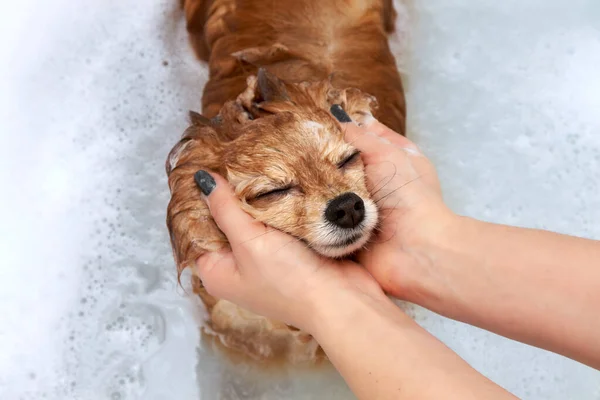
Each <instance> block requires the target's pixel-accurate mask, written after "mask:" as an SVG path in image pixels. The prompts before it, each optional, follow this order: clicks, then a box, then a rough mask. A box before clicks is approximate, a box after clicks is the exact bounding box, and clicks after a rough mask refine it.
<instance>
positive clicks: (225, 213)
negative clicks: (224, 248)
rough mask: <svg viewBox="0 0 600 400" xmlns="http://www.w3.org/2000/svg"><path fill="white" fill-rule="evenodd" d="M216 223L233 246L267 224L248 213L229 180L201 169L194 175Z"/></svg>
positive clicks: (254, 235) (256, 232) (260, 230)
mask: <svg viewBox="0 0 600 400" xmlns="http://www.w3.org/2000/svg"><path fill="white" fill-rule="evenodd" d="M194 179H195V180H196V183H197V184H198V186H199V187H200V190H201V191H202V193H203V194H204V196H206V197H205V198H206V203H207V204H208V208H209V210H210V213H211V215H212V217H213V219H214V220H215V223H216V224H217V226H218V227H219V229H221V231H222V232H223V233H224V234H225V236H227V239H228V240H229V243H230V244H231V246H232V248H234V247H236V246H237V245H239V244H240V243H242V242H244V241H245V240H247V239H250V238H253V237H256V236H258V235H260V234H262V233H264V231H265V226H264V225H263V224H262V223H260V222H258V221H256V220H255V219H254V218H252V217H251V216H250V215H248V214H246V212H244V210H242V209H241V207H240V201H239V200H238V198H237V197H236V196H235V194H234V193H233V190H232V189H231V186H230V185H229V182H227V181H226V180H225V179H224V178H223V177H221V176H219V175H218V174H212V175H211V174H209V173H208V172H207V171H204V170H200V171H198V172H196V174H195V175H194Z"/></svg>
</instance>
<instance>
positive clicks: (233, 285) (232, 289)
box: [196, 251, 242, 298]
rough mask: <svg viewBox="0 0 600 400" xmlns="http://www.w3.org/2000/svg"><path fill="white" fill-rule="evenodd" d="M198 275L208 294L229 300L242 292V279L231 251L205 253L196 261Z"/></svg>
mask: <svg viewBox="0 0 600 400" xmlns="http://www.w3.org/2000/svg"><path fill="white" fill-rule="evenodd" d="M196 273H197V275H198V277H199V278H200V280H201V281H202V284H203V286H204V287H205V288H206V290H207V291H208V293H210V294H211V295H213V296H215V297H223V298H229V297H231V294H235V293H238V292H239V290H241V288H242V285H241V277H240V273H239V270H238V269H237V266H236V263H235V258H234V257H233V253H231V251H225V252H211V253H205V254H203V255H202V256H200V258H198V260H196Z"/></svg>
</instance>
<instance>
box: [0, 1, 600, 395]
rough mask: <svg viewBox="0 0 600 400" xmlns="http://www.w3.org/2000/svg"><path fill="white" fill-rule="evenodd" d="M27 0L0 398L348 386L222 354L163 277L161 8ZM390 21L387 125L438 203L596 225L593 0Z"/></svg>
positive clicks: (169, 34)
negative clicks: (407, 137) (405, 119)
mask: <svg viewBox="0 0 600 400" xmlns="http://www.w3.org/2000/svg"><path fill="white" fill-rule="evenodd" d="M36 3H37V2H34V1H33V0H27V1H21V2H18V3H17V2H10V3H8V2H7V3H6V4H5V3H3V4H1V5H0V38H1V39H0V52H1V53H0V60H1V62H0V101H1V103H0V140H1V142H0V160H1V161H0V163H1V168H0V183H1V184H2V185H1V187H2V190H1V192H0V193H1V194H0V205H1V207H0V217H1V221H2V225H0V237H1V238H2V241H1V242H0V315H1V317H0V398H2V399H15V400H16V399H36V400H37V399H82V400H96V399H111V400H112V399H136V398H140V399H150V400H154V399H157V400H158V399H171V398H178V399H199V398H202V399H215V398H219V399H280V398H289V399H311V398H315V397H318V398H327V399H336V398H339V399H348V398H352V397H351V395H350V392H349V391H348V389H347V388H346V387H345V385H344V384H343V382H342V381H341V379H340V378H339V377H338V376H337V374H336V373H335V372H334V371H332V370H331V369H328V368H320V369H317V370H315V371H302V372H297V371H289V370H283V371H277V372H276V371H273V370H268V371H262V372H260V371H258V372H257V371H251V370H250V367H249V366H248V365H245V364H243V363H242V364H240V363H238V362H236V361H235V360H233V361H232V360H230V359H228V358H224V357H223V354H222V352H220V351H218V350H215V349H214V346H213V344H212V343H211V342H210V341H203V340H201V338H200V335H199V334H198V329H197V324H198V321H200V320H201V318H202V311H201V309H199V308H198V305H197V304H196V303H194V301H193V299H191V298H189V297H187V296H186V294H185V293H184V292H183V291H182V290H181V289H179V288H178V287H177V285H176V279H175V269H174V266H173V261H172V258H171V254H170V248H169V245H168V238H167V234H166V229H165V227H164V213H165V209H166V203H167V201H168V192H167V185H166V180H165V174H164V167H163V165H164V160H165V157H166V155H167V152H168V151H169V149H170V148H171V146H172V145H173V143H174V142H175V141H176V139H177V137H178V136H179V135H180V133H181V132H182V131H183V129H184V128H185V126H186V120H185V115H186V112H187V110H188V109H198V108H199V104H200V95H201V87H202V85H203V83H204V82H205V80H206V76H207V71H206V68H205V66H203V65H202V64H200V63H198V62H197V61H196V60H195V59H194V57H193V55H192V53H191V50H190V49H189V48H188V45H187V42H186V34H185V30H184V25H183V21H182V16H181V14H180V12H179V11H178V9H177V7H176V4H175V3H177V2H175V1H171V0H153V1H147V2H143V3H142V2H136V1H133V0H119V1H117V0H104V1H101V2H100V1H94V2H85V3H77V2H76V3H73V2H67V1H66V0H51V1H47V2H45V3H43V4H36ZM417 3H418V4H417ZM142 4H144V5H142ZM408 16H409V17H410V18H408ZM407 20H409V21H410V29H407V25H406V24H405V21H407ZM400 23H401V26H400V28H401V29H400V32H401V36H400V35H399V36H397V37H395V38H393V39H392V42H393V46H394V50H395V52H396V53H397V54H398V55H399V56H400V59H401V63H400V64H401V68H402V70H403V71H404V72H405V74H406V83H407V90H408V93H407V97H408V105H409V131H410V134H411V137H412V138H413V139H414V140H415V141H416V142H417V143H419V145H421V147H422V148H423V149H424V150H425V151H426V152H427V154H428V155H429V156H430V157H431V158H432V160H433V161H434V162H435V163H436V165H437V166H438V170H439V173H440V177H441V180H442V182H443V189H444V192H445V196H446V199H447V201H448V203H449V204H450V206H451V207H452V208H453V209H454V210H455V211H456V212H458V213H461V214H465V215H471V216H474V217H477V218H481V219H485V220H489V221H495V222H503V223H508V224H514V225H520V226H531V227H541V228H547V229H552V230H556V231H560V232H564V233H570V234H576V235H581V236H586V237H591V238H596V239H600V224H599V223H598V222H599V221H600V190H598V189H599V188H598V182H600V179H599V178H600V176H599V175H600V136H599V134H600V117H598V110H599V109H600V77H599V75H598V73H597V70H598V65H600V3H598V2H597V1H594V0H587V1H584V0H570V1H566V0H553V1H552V3H551V4H548V2H547V1H541V0H529V1H527V2H518V1H516V0H507V1H504V2H497V1H488V0H485V1H476V0H462V1H461V0H430V1H428V2H415V4H413V5H411V6H409V7H408V8H407V11H406V13H402V14H401V18H400ZM407 30H409V31H410V35H408V36H407V35H406V32H407ZM411 312H412V313H413V315H414V316H415V318H416V319H417V320H418V321H419V323H421V324H422V325H423V326H425V327H426V328H427V329H428V330H429V331H431V332H433V333H434V334H435V335H437V336H438V337H439V338H441V339H442V340H443V341H444V342H445V343H447V344H448V345H449V346H450V347H451V348H453V349H454V350H456V351H457V352H458V353H459V354H460V355H461V356H462V357H464V358H465V359H466V360H467V361H468V362H470V363H471V364H472V365H473V366H474V367H475V368H476V369H478V370H479V371H481V372H482V373H484V374H485V375H487V376H488V377H490V378H492V379H493V380H495V381H496V382H498V383H499V384H501V385H502V386H504V387H505V388H507V389H508V390H510V391H512V392H513V393H515V394H516V395H518V396H520V397H522V398H528V399H538V398H540V399H541V398H543V399H578V400H586V399H598V398H600V373H598V372H596V371H593V370H591V369H589V368H586V367H584V366H582V365H580V364H577V363H575V362H572V361H569V360H566V359H564V358H562V357H559V356H556V355H553V354H550V353H547V352H544V351H541V350H537V349H534V348H531V347H529V346H525V345H521V344H518V343H515V342H513V341H510V340H507V339H504V338H500V337H497V336H495V335H492V334H489V333H487V332H484V331H481V330H479V329H476V328H472V327H469V326H466V325H464V324H460V323H456V322H453V321H449V320H446V319H444V318H441V317H439V316H436V315H434V314H432V313H429V312H427V311H425V310H422V309H419V308H416V307H415V308H412V309H411ZM308 385H314V387H313V388H311V389H308Z"/></svg>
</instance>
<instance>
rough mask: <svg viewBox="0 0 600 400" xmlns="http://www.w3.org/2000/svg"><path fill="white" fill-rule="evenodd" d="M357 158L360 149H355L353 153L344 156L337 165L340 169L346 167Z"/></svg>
mask: <svg viewBox="0 0 600 400" xmlns="http://www.w3.org/2000/svg"><path fill="white" fill-rule="evenodd" d="M359 158H360V151H358V150H357V151H355V152H354V153H352V154H350V155H349V156H347V157H346V158H344V159H343V160H342V161H340V162H339V163H338V165H337V166H338V168H340V169H342V168H345V167H348V166H350V165H352V164H354V162H356V161H358V159H359Z"/></svg>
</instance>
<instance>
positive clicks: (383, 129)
mask: <svg viewBox="0 0 600 400" xmlns="http://www.w3.org/2000/svg"><path fill="white" fill-rule="evenodd" d="M363 128H364V129H365V130H366V131H367V132H371V133H374V134H375V135H377V136H379V137H381V138H384V139H387V140H389V141H390V142H391V143H393V144H395V145H396V146H399V147H401V148H408V149H414V150H417V151H418V150H419V149H418V146H417V145H416V144H415V143H413V142H412V141H411V140H409V139H408V138H407V137H406V136H403V135H401V134H399V133H398V132H395V131H394V130H392V129H390V128H388V127H387V126H385V125H384V124H382V123H381V122H379V121H377V120H376V119H375V118H373V119H370V120H369V121H368V122H367V123H366V124H365V125H363Z"/></svg>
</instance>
